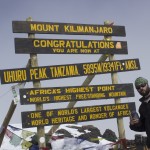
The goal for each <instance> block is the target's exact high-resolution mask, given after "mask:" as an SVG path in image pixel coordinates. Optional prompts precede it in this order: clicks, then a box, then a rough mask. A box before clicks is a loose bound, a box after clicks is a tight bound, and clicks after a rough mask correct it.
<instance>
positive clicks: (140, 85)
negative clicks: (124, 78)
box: [134, 77, 150, 96]
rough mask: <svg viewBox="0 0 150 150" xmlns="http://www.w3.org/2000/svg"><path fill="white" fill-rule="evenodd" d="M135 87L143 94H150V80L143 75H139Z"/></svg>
mask: <svg viewBox="0 0 150 150" xmlns="http://www.w3.org/2000/svg"><path fill="white" fill-rule="evenodd" d="M134 84H135V87H136V89H137V91H138V92H139V94H140V95H142V96H146V95H148V94H149V92H150V88H149V85H148V80H147V79H145V78H143V77H138V78H137V79H136V80H135V83H134Z"/></svg>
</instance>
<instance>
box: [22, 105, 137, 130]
mask: <svg viewBox="0 0 150 150" xmlns="http://www.w3.org/2000/svg"><path fill="white" fill-rule="evenodd" d="M133 110H135V103H134V102H132V103H120V104H110V105H96V106H86V107H76V108H64V109H51V110H41V111H29V112H22V113H21V116H22V117H21V118H22V127H23V128H28V127H37V126H48V125H59V124H66V123H76V122H85V121H94V120H102V119H111V118H119V117H127V116H130V113H131V111H133Z"/></svg>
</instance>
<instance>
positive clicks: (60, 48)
mask: <svg viewBox="0 0 150 150" xmlns="http://www.w3.org/2000/svg"><path fill="white" fill-rule="evenodd" d="M15 52H16V53H17V54H29V53H37V54H127V53H128V51H127V42H125V41H104V40H101V41H100V40H99V41H98V40H67V39H65V40H64V39H29V38H15Z"/></svg>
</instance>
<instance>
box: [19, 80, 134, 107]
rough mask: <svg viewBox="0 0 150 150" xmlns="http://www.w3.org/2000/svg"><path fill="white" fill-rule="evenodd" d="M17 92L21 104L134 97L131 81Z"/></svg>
mask: <svg viewBox="0 0 150 150" xmlns="http://www.w3.org/2000/svg"><path fill="white" fill-rule="evenodd" d="M19 92H20V102H21V104H22V105H25V104H39V103H58V102H68V101H85V100H98V99H110V98H120V97H134V90H133V84H132V83H129V84H108V85H90V86H67V87H52V88H28V89H20V91H19Z"/></svg>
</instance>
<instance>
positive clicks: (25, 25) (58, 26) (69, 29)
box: [12, 21, 126, 36]
mask: <svg viewBox="0 0 150 150" xmlns="http://www.w3.org/2000/svg"><path fill="white" fill-rule="evenodd" d="M12 27H13V33H38V34H71V35H103V36H126V33H125V27H124V26H109V25H94V24H75V23H54V22H37V21H31V22H28V21H12Z"/></svg>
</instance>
